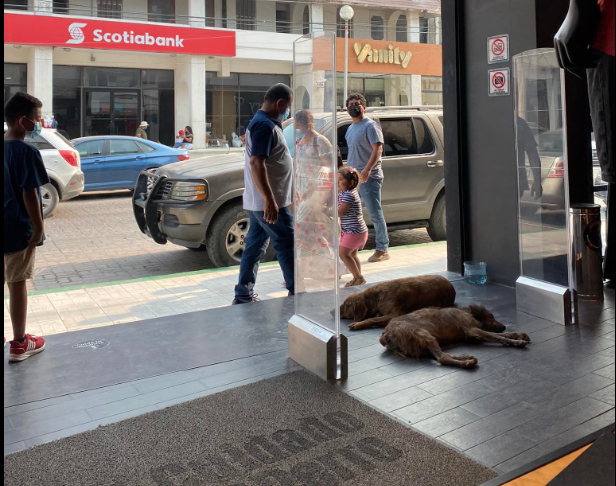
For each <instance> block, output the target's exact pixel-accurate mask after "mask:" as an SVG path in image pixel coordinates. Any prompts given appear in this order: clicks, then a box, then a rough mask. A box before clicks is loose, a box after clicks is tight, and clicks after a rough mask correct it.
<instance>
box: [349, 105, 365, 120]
mask: <svg viewBox="0 0 616 486" xmlns="http://www.w3.org/2000/svg"><path fill="white" fill-rule="evenodd" d="M362 114H363V111H362V107H361V105H352V106H349V115H351V116H352V117H353V118H359V117H360V116H362Z"/></svg>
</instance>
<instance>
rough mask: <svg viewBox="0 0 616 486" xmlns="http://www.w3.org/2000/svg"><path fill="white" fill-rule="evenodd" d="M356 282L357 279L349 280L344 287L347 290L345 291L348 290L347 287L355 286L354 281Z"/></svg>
mask: <svg viewBox="0 0 616 486" xmlns="http://www.w3.org/2000/svg"><path fill="white" fill-rule="evenodd" d="M356 280H357V279H355V278H354V279H353V280H351V281H350V282H347V284H346V285H345V288H347V289H348V288H349V287H354V286H355V281H356Z"/></svg>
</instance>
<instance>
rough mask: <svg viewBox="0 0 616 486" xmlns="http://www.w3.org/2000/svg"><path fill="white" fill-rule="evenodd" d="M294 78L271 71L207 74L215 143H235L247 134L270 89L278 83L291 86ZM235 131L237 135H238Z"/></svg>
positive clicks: (212, 141)
mask: <svg viewBox="0 0 616 486" xmlns="http://www.w3.org/2000/svg"><path fill="white" fill-rule="evenodd" d="M290 82H291V80H290V77H289V76H284V75H271V74H232V75H231V76H229V77H226V78H223V77H218V74H217V73H213V72H208V73H207V92H206V115H207V123H208V140H209V144H210V145H211V146H221V145H223V144H224V142H225V141H227V142H228V143H229V144H230V145H233V143H234V140H235V143H236V144H239V143H241V141H240V142H238V140H239V139H240V137H243V136H244V135H245V134H246V128H247V127H248V125H249V124H250V121H251V120H252V118H253V117H254V115H255V114H256V113H257V111H258V110H259V109H260V108H261V105H262V104H263V98H264V97H265V93H266V92H267V90H268V89H269V88H270V87H272V86H273V85H274V84H277V83H284V84H287V85H290ZM234 134H235V138H234Z"/></svg>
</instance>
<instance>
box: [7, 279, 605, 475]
mask: <svg viewBox="0 0 616 486" xmlns="http://www.w3.org/2000/svg"><path fill="white" fill-rule="evenodd" d="M454 285H455V286H456V289H457V291H458V296H459V302H460V303H462V304H467V303H470V302H475V301H476V302H480V303H484V304H485V305H486V306H488V308H490V310H493V311H494V314H495V315H496V316H497V318H498V319H499V320H500V321H501V322H503V323H505V324H507V325H508V326H509V329H508V330H509V331H520V332H526V333H528V334H530V335H531V338H532V339H533V343H532V344H531V345H530V346H529V347H528V348H527V349H524V350H521V349H512V348H504V347H502V346H498V345H486V344H472V343H464V344H460V345H458V346H453V347H452V349H453V350H454V351H452V352H454V353H456V354H472V355H474V356H476V357H477V358H478V359H479V366H478V367H477V368H476V369H474V370H460V369H456V368H450V367H444V366H441V365H439V364H438V363H436V362H435V361H434V360H431V359H401V358H400V357H398V356H393V355H391V354H389V353H388V352H387V351H386V350H385V349H384V348H383V347H382V346H381V345H380V344H379V342H378V339H379V336H380V334H381V330H380V329H374V330H369V331H366V332H357V333H356V332H347V333H346V334H347V335H348V338H349V351H350V352H349V355H350V364H349V369H350V374H351V376H350V377H349V379H348V380H347V381H345V382H342V383H339V384H338V386H339V387H340V389H342V390H343V391H345V392H347V393H349V394H351V395H352V396H354V397H356V398H358V399H360V400H362V401H365V402H366V403H368V404H369V405H371V406H373V407H375V408H377V409H379V410H381V411H382V412H383V413H389V414H391V415H392V416H393V417H395V418H397V419H398V420H402V421H406V422H407V423H408V424H409V426H412V427H414V428H416V429H417V430H419V431H421V432H423V433H425V434H427V435H429V436H431V437H433V438H435V439H437V440H439V441H441V442H443V443H445V444H449V445H450V446H451V447H454V448H456V449H458V450H463V451H465V453H467V454H468V455H469V456H471V457H472V458H474V459H476V460H478V461H481V462H483V463H485V464H487V465H488V466H491V467H496V469H497V470H498V471H499V472H506V471H510V470H512V469H514V468H516V467H518V466H520V465H523V464H526V463H528V462H529V461H531V460H533V459H536V458H538V457H541V456H544V455H545V454H548V453H549V452H552V451H553V450H555V449H558V448H560V447H561V446H563V445H565V444H567V443H570V442H573V441H575V440H576V439H577V438H580V437H583V436H585V435H588V434H590V433H592V432H594V431H596V430H599V429H602V428H603V427H605V426H607V425H610V424H613V422H614V391H615V389H614V362H615V356H614V322H613V321H614V293H613V291H612V292H611V293H609V294H608V295H607V299H606V301H605V302H603V303H594V304H590V305H585V307H584V308H583V309H582V311H581V313H580V315H581V316H582V319H581V321H582V322H581V325H580V326H572V327H567V328H565V327H562V326H559V325H555V324H554V323H551V322H549V321H545V320H543V319H537V318H536V317H533V316H530V315H527V314H523V313H520V312H517V310H516V307H515V292H514V291H513V290H512V289H508V288H505V287H498V286H485V287H474V286H469V285H467V284H466V283H464V282H463V281H456V282H455V283H454ZM276 309H277V310H280V309H283V310H285V312H288V311H289V310H290V309H292V306H290V305H288V303H286V304H284V305H281V304H279V305H278V307H276ZM260 315H263V313H261V314H260ZM282 317H283V318H284V319H286V317H287V316H282ZM248 321H250V319H249V318H247V319H245V322H244V324H242V320H241V319H239V317H238V316H236V319H235V321H234V329H236V330H238V331H240V330H241V327H242V325H244V326H247V325H250V324H249V322H248ZM279 327H280V329H283V327H284V326H279ZM274 341H276V342H275V344H276V345H275V346H273V347H271V348H268V349H267V351H270V352H269V353H267V354H264V353H263V352H262V351H261V350H260V349H259V347H258V346H256V347H254V349H251V352H252V353H253V354H255V355H254V356H252V357H245V358H241V359H236V360H233V361H228V362H223V363H219V364H213V365H211V366H205V367H198V366H197V367H195V368H194V369H189V370H186V371H181V370H180V371H178V372H175V373H167V374H162V375H160V376H153V375H149V376H150V377H146V378H144V379H140V380H137V381H132V382H129V383H120V384H118V385H114V386H110V387H103V388H100V389H94V390H88V391H84V392H82V393H73V394H70V395H65V396H61V397H57V398H53V399H49V400H43V401H32V402H30V403H24V404H20V405H17V406H14V407H8V408H7V407H5V410H4V417H5V422H4V423H5V433H4V444H5V454H6V453H11V452H15V451H18V450H22V449H23V448H24V447H30V446H33V445H36V444H40V443H43V442H49V441H51V440H56V439H58V438H61V437H65V436H68V435H71V434H75V433H79V432H82V431H85V430H90V429H92V428H95V427H97V426H99V425H104V424H106V423H111V422H114V421H117V420H123V419H125V418H129V417H131V416H135V415H140V414H142V413H147V412H148V411H152V410H156V409H160V408H165V407H167V406H171V405H174V404H177V403H181V402H183V401H187V400H192V399H196V398H198V397H200V396H205V395H208V394H212V393H217V392H219V391H222V390H224V389H228V388H232V387H235V386H239V385H242V384H246V383H250V382H254V381H258V380H260V379H264V378H268V377H272V376H276V375H278V374H281V373H286V372H288V371H289V370H292V369H295V367H296V366H297V365H295V364H294V363H292V362H289V360H288V359H287V355H286V351H285V349H283V348H284V346H283V347H280V343H279V342H277V338H275V339H274ZM210 344H212V343H210ZM223 345H228V342H226V341H225V342H224V344H221V346H223ZM243 356H247V353H245V352H244V353H243ZM24 369H25V368H24Z"/></svg>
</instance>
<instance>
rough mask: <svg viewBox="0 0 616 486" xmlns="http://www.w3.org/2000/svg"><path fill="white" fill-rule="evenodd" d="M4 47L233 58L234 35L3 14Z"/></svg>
mask: <svg viewBox="0 0 616 486" xmlns="http://www.w3.org/2000/svg"><path fill="white" fill-rule="evenodd" d="M4 43H5V44H20V45H33V46H53V47H79V48H83V49H108V50H116V51H142V52H161V53H171V54H194V55H204V56H226V57H235V55H236V43H235V32H232V31H224V30H210V29H195V28H190V27H176V26H173V27H170V26H164V25H158V24H148V23H143V24H137V23H127V22H117V21H108V20H98V19H96V20H90V19H75V18H67V17H55V16H44V15H27V14H10V13H5V14H4Z"/></svg>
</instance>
